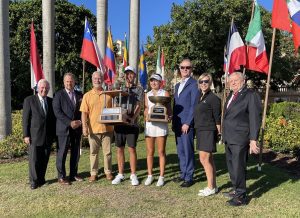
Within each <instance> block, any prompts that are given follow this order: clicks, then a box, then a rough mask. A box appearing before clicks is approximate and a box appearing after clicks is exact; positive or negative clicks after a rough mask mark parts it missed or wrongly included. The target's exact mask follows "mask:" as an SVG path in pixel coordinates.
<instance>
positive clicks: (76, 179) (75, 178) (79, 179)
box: [70, 176, 83, 182]
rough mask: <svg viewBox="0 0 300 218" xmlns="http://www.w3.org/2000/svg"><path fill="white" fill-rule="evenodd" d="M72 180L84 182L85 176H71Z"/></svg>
mask: <svg viewBox="0 0 300 218" xmlns="http://www.w3.org/2000/svg"><path fill="white" fill-rule="evenodd" d="M70 181H71V182H82V181H83V178H81V177H79V176H74V177H70Z"/></svg>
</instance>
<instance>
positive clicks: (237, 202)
mask: <svg viewBox="0 0 300 218" xmlns="http://www.w3.org/2000/svg"><path fill="white" fill-rule="evenodd" d="M227 204H228V205H230V206H234V207H238V206H243V205H246V198H245V197H234V198H232V199H230V200H228V201H227Z"/></svg>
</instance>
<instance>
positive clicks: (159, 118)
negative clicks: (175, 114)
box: [148, 96, 171, 122]
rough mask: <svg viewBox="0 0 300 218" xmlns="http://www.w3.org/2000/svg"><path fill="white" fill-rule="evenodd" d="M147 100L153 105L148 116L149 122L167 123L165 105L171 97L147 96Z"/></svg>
mask: <svg viewBox="0 0 300 218" xmlns="http://www.w3.org/2000/svg"><path fill="white" fill-rule="evenodd" d="M149 100H150V101H151V102H152V103H154V104H155V105H154V106H153V107H152V108H151V111H150V113H149V114H148V121H150V122H168V113H167V108H166V105H167V104H168V103H170V101H171V97H167V96H149Z"/></svg>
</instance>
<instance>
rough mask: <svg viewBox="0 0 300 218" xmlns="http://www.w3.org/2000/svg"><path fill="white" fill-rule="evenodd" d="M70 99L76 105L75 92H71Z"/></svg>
mask: <svg viewBox="0 0 300 218" xmlns="http://www.w3.org/2000/svg"><path fill="white" fill-rule="evenodd" d="M70 99H71V102H72V103H73V105H75V95H74V92H70Z"/></svg>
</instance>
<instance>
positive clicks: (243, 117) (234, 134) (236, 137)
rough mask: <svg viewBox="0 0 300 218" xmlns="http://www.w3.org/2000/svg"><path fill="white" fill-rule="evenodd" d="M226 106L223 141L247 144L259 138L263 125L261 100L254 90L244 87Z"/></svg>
mask: <svg viewBox="0 0 300 218" xmlns="http://www.w3.org/2000/svg"><path fill="white" fill-rule="evenodd" d="M231 95H232V93H231V94H230V95H229V96H228V98H227V100H226V103H225V107H224V120H223V128H222V130H223V134H222V136H223V141H224V142H225V143H228V144H233V145H243V146H244V145H247V144H249V142H250V140H258V136H259V129H260V125H261V112H262V107H261V100H260V97H259V95H258V94H257V93H256V92H254V91H253V90H250V89H247V88H246V87H244V88H242V90H241V91H239V93H238V96H237V98H236V99H235V100H234V101H232V102H231V103H230V105H229V107H228V108H227V104H228V101H229V99H230V98H231Z"/></svg>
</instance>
